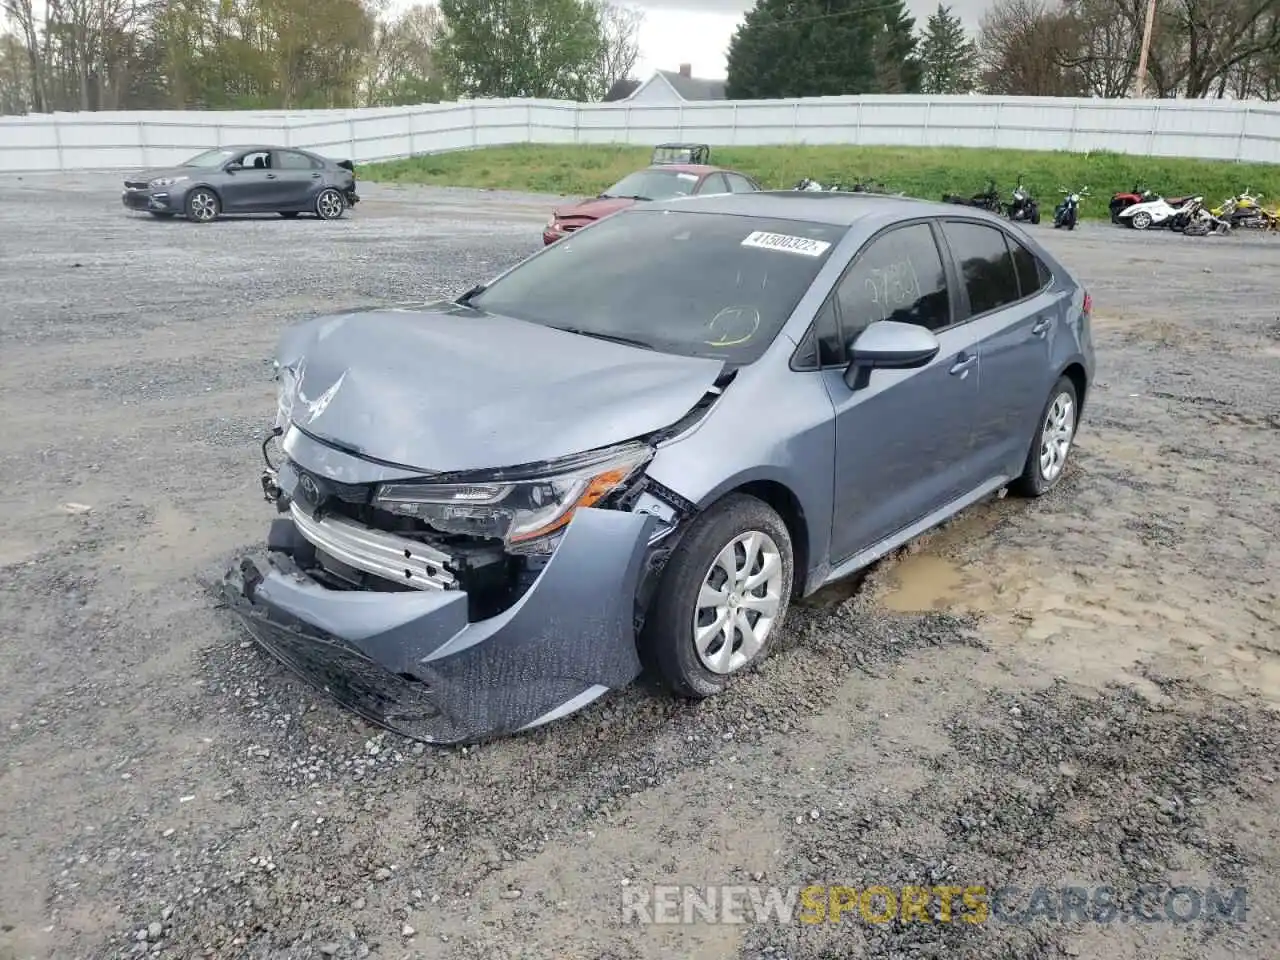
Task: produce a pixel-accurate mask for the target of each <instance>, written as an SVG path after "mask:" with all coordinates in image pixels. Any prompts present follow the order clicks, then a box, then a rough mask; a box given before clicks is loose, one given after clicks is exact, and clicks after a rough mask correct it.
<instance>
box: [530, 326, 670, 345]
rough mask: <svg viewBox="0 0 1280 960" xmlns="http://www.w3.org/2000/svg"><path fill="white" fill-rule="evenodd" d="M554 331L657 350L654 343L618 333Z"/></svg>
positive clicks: (575, 328)
mask: <svg viewBox="0 0 1280 960" xmlns="http://www.w3.org/2000/svg"><path fill="white" fill-rule="evenodd" d="M551 329H552V330H563V331H564V332H565V333H576V334H578V336H580V337H594V338H595V339H597V340H609V341H612V342H613V343H622V344H626V345H627V346H628V347H641V348H642V349H645V350H653V349H655V348H654V346H653V344H652V343H647V342H645V341H644V340H637V339H635V338H634V337H624V336H621V335H619V334H616V333H601V332H600V331H598V330H583V329H582V328H580V327H552V328H551Z"/></svg>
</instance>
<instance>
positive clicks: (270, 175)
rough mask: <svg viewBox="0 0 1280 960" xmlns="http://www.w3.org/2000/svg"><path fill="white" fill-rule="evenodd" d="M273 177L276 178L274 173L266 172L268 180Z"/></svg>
mask: <svg viewBox="0 0 1280 960" xmlns="http://www.w3.org/2000/svg"><path fill="white" fill-rule="evenodd" d="M275 178H276V175H275V174H274V173H268V174H267V179H268V180H274V179H275Z"/></svg>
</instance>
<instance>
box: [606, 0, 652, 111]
mask: <svg viewBox="0 0 1280 960" xmlns="http://www.w3.org/2000/svg"><path fill="white" fill-rule="evenodd" d="M643 22H644V14H643V13H641V12H640V10H638V9H636V8H635V7H624V6H619V5H617V4H613V3H607V2H602V3H601V4H600V32H601V33H602V35H603V37H604V50H603V51H602V53H601V55H600V91H599V93H600V96H604V94H605V93H607V92H608V90H609V88H610V87H612V86H613V85H614V84H615V83H616V82H618V81H619V80H628V79H631V73H632V71H633V70H635V68H636V62H637V61H638V60H639V59H640V25H641V24H642V23H643Z"/></svg>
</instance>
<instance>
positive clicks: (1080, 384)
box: [1058, 360, 1089, 420]
mask: <svg viewBox="0 0 1280 960" xmlns="http://www.w3.org/2000/svg"><path fill="white" fill-rule="evenodd" d="M1058 376H1059V377H1066V378H1067V379H1069V380H1070V381H1071V385H1072V386H1073V387H1075V388H1076V419H1077V420H1078V419H1079V418H1080V415H1081V414H1082V413H1084V401H1085V397H1086V395H1087V394H1088V392H1089V375H1088V374H1087V373H1085V369H1084V364H1083V363H1081V362H1080V361H1079V360H1072V361H1071V362H1070V363H1068V364H1067V365H1066V366H1065V367H1063V368H1062V370H1061V372H1059V374H1058Z"/></svg>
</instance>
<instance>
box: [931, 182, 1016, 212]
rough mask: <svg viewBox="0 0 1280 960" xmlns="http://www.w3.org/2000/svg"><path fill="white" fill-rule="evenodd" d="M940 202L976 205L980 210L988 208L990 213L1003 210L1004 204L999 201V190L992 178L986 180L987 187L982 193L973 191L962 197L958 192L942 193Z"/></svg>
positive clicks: (966, 205) (967, 205)
mask: <svg viewBox="0 0 1280 960" xmlns="http://www.w3.org/2000/svg"><path fill="white" fill-rule="evenodd" d="M942 202H943V203H956V204H960V205H961V206H965V207H978V208H980V209H982V210H990V211H991V212H992V213H1003V212H1004V204H1002V203H1001V202H1000V191H998V190H997V189H996V182H995V181H994V180H988V181H987V189H986V190H984V191H983V192H982V193H975V194H974V195H973V196H971V197H962V196H960V195H959V194H958V193H944V194H943V195H942Z"/></svg>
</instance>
